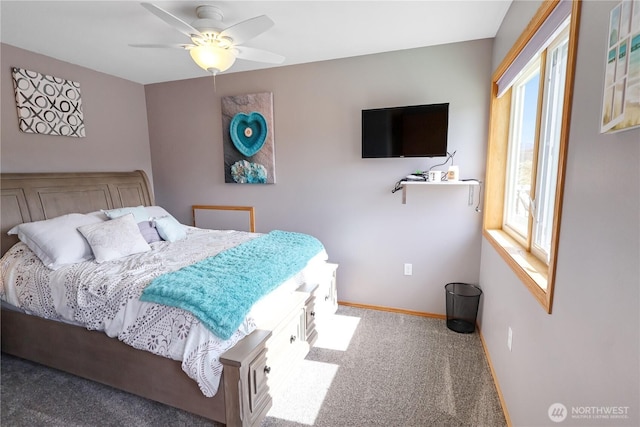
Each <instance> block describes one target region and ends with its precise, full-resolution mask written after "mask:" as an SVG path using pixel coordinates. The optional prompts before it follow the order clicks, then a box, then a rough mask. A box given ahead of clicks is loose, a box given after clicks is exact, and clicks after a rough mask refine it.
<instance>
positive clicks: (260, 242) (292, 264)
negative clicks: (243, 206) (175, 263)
mask: <svg viewBox="0 0 640 427" xmlns="http://www.w3.org/2000/svg"><path fill="white" fill-rule="evenodd" d="M323 249H324V247H323V246H322V243H320V242H319V241H318V240H317V239H316V238H315V237H312V236H309V235H306V234H302V233H293V232H287V231H279V230H276V231H272V232H270V233H268V234H264V235H262V236H259V237H257V238H255V239H253V240H249V241H248V242H245V243H242V244H240V245H238V246H235V247H233V248H230V249H227V250H225V251H222V252H220V253H219V254H217V255H215V256H212V257H210V258H206V259H204V260H202V261H200V262H197V263H195V264H192V265H189V266H187V267H184V268H181V269H180V270H177V271H174V272H171V273H166V274H163V275H161V276H159V277H157V278H156V279H154V280H153V281H152V282H151V283H150V284H149V285H148V286H147V287H146V288H145V289H144V291H143V292H142V296H141V297H140V300H141V301H148V302H154V303H159V304H164V305H169V306H173V307H178V308H181V309H184V310H187V311H189V312H191V313H193V315H194V316H195V317H197V318H198V319H199V320H200V321H201V322H202V323H203V324H204V325H205V326H206V327H207V328H209V329H210V330H211V331H212V332H213V333H214V334H216V335H218V336H219V337H220V338H222V339H229V338H230V337H231V335H232V334H233V333H234V332H235V331H236V329H238V328H239V327H240V324H241V323H242V322H243V321H244V319H245V317H246V316H247V314H248V313H249V311H250V310H251V307H252V306H253V304H255V303H256V302H257V301H258V300H259V299H260V298H262V297H263V296H264V295H266V294H268V293H269V292H271V291H272V290H273V289H275V288H276V287H277V286H278V285H280V284H281V283H283V282H285V281H286V280H288V279H290V278H291V277H293V276H294V275H295V274H296V273H297V272H299V271H300V270H302V269H303V268H304V267H305V266H306V265H307V263H308V262H309V260H311V258H313V257H314V256H316V255H317V254H318V253H320V251H322V250H323Z"/></svg>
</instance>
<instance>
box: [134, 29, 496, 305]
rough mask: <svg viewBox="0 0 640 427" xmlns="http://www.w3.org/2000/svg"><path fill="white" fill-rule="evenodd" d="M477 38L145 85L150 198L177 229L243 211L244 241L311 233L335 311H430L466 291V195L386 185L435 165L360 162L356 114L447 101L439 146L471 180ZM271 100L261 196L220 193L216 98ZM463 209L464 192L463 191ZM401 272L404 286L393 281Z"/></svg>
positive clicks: (478, 151)
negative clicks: (232, 208) (199, 210)
mask: <svg viewBox="0 0 640 427" xmlns="http://www.w3.org/2000/svg"><path fill="white" fill-rule="evenodd" d="M491 47H492V41H491V40H480V41H474V42H466V43H457V44H451V45H443V46H436V47H428V48H421V49H414V50H407V51H400V52H392V53H385V54H378V55H370V56H362V57H356V58H349V59H342V60H335V61H326V62H319V63H313V64H306V65H296V66H290V67H281V68H275V69H271V70H261V71H254V72H245V73H234V74H227V75H224V74H223V75H220V76H218V77H217V81H216V86H217V92H214V82H213V78H210V77H209V78H200V79H192V80H184V81H176V82H170V83H160V84H154V85H148V86H146V88H145V89H146V96H147V114H148V117H149V136H150V141H151V157H152V163H153V171H154V182H155V188H156V196H157V200H158V202H159V203H160V204H162V205H164V206H165V207H166V208H167V209H168V210H169V211H171V212H172V213H173V214H174V215H176V216H177V217H178V219H180V220H181V221H183V222H190V221H191V210H190V209H191V205H193V204H238V205H251V206H255V208H256V223H257V231H259V232H267V231H270V230H272V229H286V230H292V231H300V232H306V233H309V234H312V235H315V236H317V237H318V238H319V239H320V240H321V241H322V242H323V243H324V244H325V246H326V248H327V251H328V253H329V256H330V259H331V260H332V261H334V262H337V263H339V264H340V267H339V270H338V277H339V279H338V293H339V299H340V300H343V301H350V302H357V303H362V304H372V305H378V306H387V307H399V308H403V309H408V310H417V311H424V312H431V313H439V314H444V313H445V308H444V301H445V294H444V285H445V284H446V283H447V282H452V281H462V282H472V283H477V282H478V274H479V263H480V242H481V234H480V223H481V215H480V214H478V213H476V212H475V209H474V208H475V204H474V205H473V206H468V205H467V200H468V190H467V187H466V186H465V187H451V188H435V187H429V188H425V187H422V188H417V189H412V190H410V191H409V193H408V203H407V204H406V205H403V204H402V202H401V199H402V197H401V193H400V192H398V193H396V194H391V189H392V188H393V187H394V184H395V182H396V181H398V180H399V179H400V178H402V177H404V176H405V175H407V174H408V173H410V172H412V171H414V170H416V169H427V168H429V167H430V166H432V165H435V164H437V163H440V162H441V161H442V160H443V159H425V158H422V159H362V158H361V153H360V136H361V129H360V127H361V118H360V114H361V110H362V109H364V108H375V107H389V106H398V105H412V104H422V103H441V102H449V103H450V104H451V105H450V123H449V130H450V133H449V149H450V151H454V150H457V155H456V156H455V161H456V163H457V164H458V165H459V167H460V171H461V176H462V177H463V178H482V176H483V174H484V166H485V165H484V161H485V160H484V159H485V146H486V135H487V120H488V105H489V85H488V82H489V78H490V68H491ZM256 92H273V97H274V117H275V130H274V132H275V151H276V179H277V182H276V184H274V185H240V184H225V183H224V171H223V151H222V129H221V116H220V108H221V107H220V103H221V102H220V100H221V97H222V96H225V95H239V94H246V93H256ZM475 196H476V202H477V200H478V193H477V192H476V193H475ZM403 263H411V264H413V275H412V276H404V275H403Z"/></svg>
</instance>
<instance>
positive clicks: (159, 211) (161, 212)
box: [145, 206, 171, 218]
mask: <svg viewBox="0 0 640 427" xmlns="http://www.w3.org/2000/svg"><path fill="white" fill-rule="evenodd" d="M145 210H146V211H147V214H148V215H149V218H152V217H155V218H160V217H163V216H171V214H170V213H169V212H167V210H166V209H165V208H163V207H162V206H146V207H145Z"/></svg>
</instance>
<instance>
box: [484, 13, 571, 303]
mask: <svg viewBox="0 0 640 427" xmlns="http://www.w3.org/2000/svg"><path fill="white" fill-rule="evenodd" d="M579 7H580V2H578V1H574V2H571V1H568V0H563V1H559V2H558V1H555V2H543V5H542V6H541V7H540V9H539V10H538V13H537V14H536V16H535V17H534V19H533V20H532V23H531V24H530V25H529V26H528V27H527V30H525V33H524V34H523V35H522V36H521V37H520V39H519V40H518V42H517V43H516V45H515V46H514V47H513V48H512V50H511V52H509V54H508V55H507V57H506V58H505V60H504V61H503V63H502V64H501V65H500V66H499V67H498V69H497V70H496V73H495V74H494V79H493V82H494V85H493V87H494V90H493V95H492V104H491V114H490V134H489V150H488V155H487V177H486V188H487V191H486V196H485V215H484V227H483V228H484V230H483V232H484V235H485V237H486V238H487V239H488V241H489V242H490V243H491V244H492V245H493V246H494V247H495V248H496V250H497V251H498V252H499V253H500V255H501V256H502V257H503V259H505V261H506V262H507V264H508V265H509V266H510V267H511V268H512V269H513V270H514V271H515V272H516V274H517V275H518V277H519V278H520V279H521V280H522V282H523V283H524V284H525V285H526V286H527V287H528V288H529V290H530V291H531V292H532V294H533V295H534V296H535V297H536V299H537V300H538V301H539V302H540V303H541V304H542V306H543V307H544V308H545V309H546V310H547V312H549V313H551V306H552V301H553V282H554V277H555V264H556V261H555V260H556V250H557V240H558V232H559V227H560V219H561V215H560V212H561V208H562V188H563V187H562V184H563V177H564V158H565V155H566V145H567V140H568V131H569V117H570V113H571V94H572V86H573V72H574V64H575V51H576V49H575V48H576V44H577V43H576V42H577V40H576V39H577V37H576V34H577V29H578V19H579Z"/></svg>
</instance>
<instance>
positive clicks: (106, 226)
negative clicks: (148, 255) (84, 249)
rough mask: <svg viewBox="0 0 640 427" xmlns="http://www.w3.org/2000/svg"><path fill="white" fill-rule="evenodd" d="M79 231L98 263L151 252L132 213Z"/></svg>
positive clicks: (84, 227)
mask: <svg viewBox="0 0 640 427" xmlns="http://www.w3.org/2000/svg"><path fill="white" fill-rule="evenodd" d="M78 231H79V232H80V233H82V235H83V236H84V237H86V239H87V241H88V242H89V245H90V246H91V249H92V250H93V255H94V256H95V258H96V262H97V263H103V262H106V261H112V260H114V259H118V258H122V257H125V256H128V255H132V254H137V253H140V252H145V251H149V250H151V246H149V244H148V243H147V242H146V241H145V240H144V237H142V234H141V233H140V229H139V228H138V224H137V223H136V220H135V219H134V217H133V214H131V213H129V214H126V215H123V216H120V217H118V218H116V219H112V220H110V221H105V222H101V223H98V224H90V225H84V226H82V227H78Z"/></svg>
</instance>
